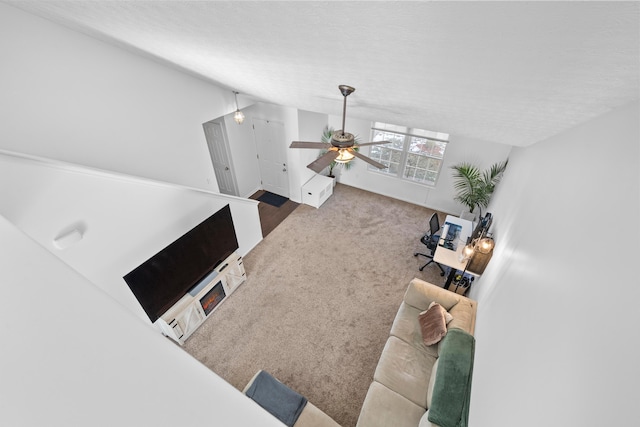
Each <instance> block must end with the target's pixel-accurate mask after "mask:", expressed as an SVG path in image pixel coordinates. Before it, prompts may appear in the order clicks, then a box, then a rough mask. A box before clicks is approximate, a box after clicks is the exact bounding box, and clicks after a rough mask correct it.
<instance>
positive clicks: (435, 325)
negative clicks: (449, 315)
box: [418, 303, 447, 345]
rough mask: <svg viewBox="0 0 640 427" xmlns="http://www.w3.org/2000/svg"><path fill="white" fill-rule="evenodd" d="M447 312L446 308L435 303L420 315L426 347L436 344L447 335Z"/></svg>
mask: <svg viewBox="0 0 640 427" xmlns="http://www.w3.org/2000/svg"><path fill="white" fill-rule="evenodd" d="M446 312H447V310H445V309H444V307H442V306H441V305H440V304H438V303H435V304H432V305H431V306H430V308H429V309H427V310H426V311H423V312H422V313H420V314H419V315H418V322H419V323H420V331H421V332H422V341H423V342H424V344H425V345H433V344H436V343H438V342H439V341H440V340H441V339H442V338H443V337H444V336H445V335H446V334H447V321H446V318H445V315H444V314H445V313H446Z"/></svg>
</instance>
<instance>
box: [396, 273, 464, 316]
mask: <svg viewBox="0 0 640 427" xmlns="http://www.w3.org/2000/svg"><path fill="white" fill-rule="evenodd" d="M461 297H462V296H461V295H458V294H456V293H454V292H450V291H448V290H446V289H444V288H441V287H440V286H436V285H434V284H431V283H429V282H425V281H424V280H420V279H418V278H416V279H413V280H412V281H411V282H410V283H409V287H408V288H407V291H406V292H405V294H404V302H406V303H407V304H409V305H411V306H413V307H415V308H417V309H419V310H426V309H427V308H429V304H431V303H432V302H433V301H435V302H437V303H438V304H440V305H441V306H443V307H444V308H445V310H451V308H452V307H453V306H454V305H456V304H457V303H458V301H460V298H461Z"/></svg>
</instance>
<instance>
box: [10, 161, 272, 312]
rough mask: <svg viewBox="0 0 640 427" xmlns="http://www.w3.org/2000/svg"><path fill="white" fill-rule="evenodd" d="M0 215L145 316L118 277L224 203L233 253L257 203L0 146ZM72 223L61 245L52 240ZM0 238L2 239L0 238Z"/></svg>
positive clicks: (247, 246)
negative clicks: (69, 238) (75, 232)
mask: <svg viewBox="0 0 640 427" xmlns="http://www.w3.org/2000/svg"><path fill="white" fill-rule="evenodd" d="M0 191H1V193H2V198H0V215H3V216H4V217H6V218H7V219H8V220H9V221H11V222H13V223H14V224H15V225H16V226H18V227H19V228H20V229H21V230H23V231H24V232H25V233H27V234H28V235H29V236H30V237H32V238H33V239H34V240H36V241H37V242H39V243H40V244H41V245H42V246H44V247H45V248H47V249H49V250H50V251H51V252H52V253H53V254H54V255H56V256H58V257H59V258H60V259H62V260H63V261H64V262H66V263H67V264H69V265H70V266H71V267H73V268H74V269H76V270H77V271H78V272H80V273H81V274H82V275H84V276H85V277H86V278H88V279H89V280H91V281H92V282H93V283H94V284H95V285H97V286H98V287H99V288H100V289H102V290H103V291H105V292H106V293H107V294H109V295H110V296H111V297H112V298H114V299H115V300H116V301H118V302H119V303H120V304H122V305H123V306H124V307H126V308H127V309H129V310H130V311H131V312H132V313H134V314H136V315H137V316H138V317H139V318H141V319H142V320H144V321H145V322H146V323H149V318H148V317H147V316H146V314H145V313H144V311H143V310H142V308H141V307H140V305H139V303H138V301H137V300H136V299H135V297H134V296H133V294H132V293H131V291H130V289H129V287H128V286H127V284H126V282H125V281H124V280H123V279H122V277H123V276H124V275H125V274H127V273H128V272H130V271H131V270H133V269H134V268H136V267H137V266H138V265H140V264H142V263H143V262H144V261H146V260H147V259H149V258H150V257H151V256H153V255H155V254H156V253H157V252H159V251H160V250H161V249H162V248H164V247H166V246H167V245H168V244H170V243H171V242H173V241H174V240H176V239H177V238H178V237H180V236H182V235H183V234H184V233H186V232H187V231H189V230H190V229H191V228H193V227H194V226H195V225H197V224H199V223H200V222H201V221H202V220H204V219H205V218H207V217H209V216H210V215H212V214H213V213H214V212H216V211H218V210H219V209H220V208H222V207H223V206H225V205H226V204H229V205H230V207H231V214H232V216H233V221H234V225H235V229H236V234H237V238H238V244H239V246H240V247H239V249H238V253H239V254H240V255H243V256H244V255H246V254H247V253H248V252H249V251H250V250H251V249H253V247H254V246H255V245H257V244H258V243H259V242H260V241H261V240H262V230H261V228H260V219H259V216H258V207H257V202H256V201H254V200H245V199H238V198H234V197H227V196H223V195H219V194H214V193H210V192H207V191H205V190H198V189H190V188H185V187H181V186H177V185H170V184H164V183H156V182H153V181H151V180H147V179H136V178H131V177H127V176H121V175H117V174H113V173H104V172H99V171H93V170H90V169H88V168H86V167H78V166H73V165H69V164H61V162H54V161H47V160H33V159H27V158H23V157H19V156H11V155H5V154H1V153H0ZM73 228H79V229H80V230H81V231H82V232H83V233H84V237H83V239H82V240H81V241H80V242H78V243H76V244H75V245H73V246H71V247H69V248H66V249H64V250H60V249H57V248H56V247H55V245H54V244H53V239H54V238H55V237H56V236H59V235H60V234H61V233H63V232H65V231H68V230H71V229H73ZM3 245H4V242H3Z"/></svg>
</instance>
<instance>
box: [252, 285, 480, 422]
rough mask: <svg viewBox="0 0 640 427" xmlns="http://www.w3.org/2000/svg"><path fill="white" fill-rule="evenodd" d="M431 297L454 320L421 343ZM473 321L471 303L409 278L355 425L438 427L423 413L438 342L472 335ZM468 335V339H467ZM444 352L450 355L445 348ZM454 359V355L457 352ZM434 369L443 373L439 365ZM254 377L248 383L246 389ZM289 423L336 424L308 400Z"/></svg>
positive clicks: (432, 383)
mask: <svg viewBox="0 0 640 427" xmlns="http://www.w3.org/2000/svg"><path fill="white" fill-rule="evenodd" d="M434 301H435V302H437V303H438V304H440V305H441V306H443V307H444V308H445V309H446V310H447V311H448V312H449V314H451V315H452V316H453V319H452V320H451V321H450V322H449V323H448V324H447V330H448V332H447V336H445V337H444V338H443V339H442V341H440V342H439V343H437V344H434V345H431V346H425V345H424V343H423V335H422V330H421V327H420V323H419V320H418V316H419V314H420V313H421V312H423V311H425V310H427V309H428V308H429V305H430V304H431V303H432V302H434ZM475 319H476V302H475V301H473V300H471V299H469V298H466V297H463V296H461V295H459V294H456V293H454V292H450V291H447V290H445V289H443V288H441V287H439V286H436V285H433V284H431V283H428V282H425V281H423V280H420V279H413V280H412V281H411V282H410V283H409V287H408V288H407V291H406V292H405V295H404V299H403V301H402V303H401V304H400V308H399V310H398V313H397V315H396V318H395V320H394V322H393V325H392V327H391V332H390V336H389V338H388V340H387V343H386V344H385V347H384V349H383V351H382V355H381V356H380V360H379V361H378V366H377V368H376V370H375V373H374V376H373V382H372V383H371V385H370V387H369V390H368V391H367V395H366V397H365V400H364V404H363V406H362V409H361V411H360V416H359V418H358V423H357V426H356V427H439V426H438V425H436V424H432V423H430V422H428V420H427V418H428V415H429V414H428V412H427V411H428V408H430V407H431V402H432V400H433V401H434V402H435V401H436V400H438V399H437V396H434V392H433V390H434V387H435V384H436V379H437V377H438V375H437V373H438V359H439V357H440V347H441V346H442V347H444V346H445V345H446V344H443V343H444V341H445V340H446V339H447V338H448V336H449V335H451V330H452V329H460V330H462V331H464V332H465V333H468V334H473V331H474V327H475ZM465 335H466V334H465ZM467 336H468V335H467ZM469 339H471V340H473V338H472V337H469ZM443 351H445V350H443ZM446 353H447V354H450V350H449V348H447V350H446ZM443 357H444V356H443ZM453 357H454V358H457V355H456V354H454V355H453ZM472 362H473V359H472V358H471V363H472ZM439 372H440V373H442V372H443V369H440V371H439ZM258 374H259V373H258ZM258 374H256V376H257V375H258ZM256 376H254V378H252V379H251V381H250V382H249V384H247V387H246V388H245V390H244V392H245V393H246V392H247V389H248V388H249V387H250V386H251V384H252V383H253V381H254V380H255V378H256ZM443 376H444V375H440V377H441V378H440V382H442V381H444V379H443V378H442V377H443ZM445 399H450V400H453V401H457V400H459V399H458V397H457V396H454V397H453V398H451V396H446V398H445ZM440 400H442V399H440ZM467 409H468V408H467ZM461 425H463V426H464V425H466V423H462V424H461ZM293 427H340V426H339V425H338V424H337V423H336V422H335V421H334V420H333V419H332V418H331V417H329V416H328V415H327V414H325V413H324V412H322V411H321V410H320V409H318V408H317V407H315V406H314V405H313V404H311V402H308V403H307V405H306V406H305V407H304V409H303V410H302V412H301V414H300V416H299V418H298V419H297V421H296V422H295V424H294V425H293Z"/></svg>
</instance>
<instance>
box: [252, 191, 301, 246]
mask: <svg viewBox="0 0 640 427" xmlns="http://www.w3.org/2000/svg"><path fill="white" fill-rule="evenodd" d="M264 193H265V191H264V190H259V191H257V192H255V193H254V194H252V195H251V197H249V198H250V199H253V200H258V197H260V196H261V195H263V194H264ZM299 205H300V203H296V202H292V201H291V200H287V201H286V202H285V203H284V204H283V205H282V206H280V207H279V208H278V207H275V206H272V205H270V204H268V203H264V202H260V204H259V205H258V214H259V215H260V225H261V226H262V237H267V234H269V233H271V232H272V231H273V229H275V228H276V227H277V226H278V224H280V223H281V222H282V221H284V219H285V218H286V217H287V216H289V214H290V213H291V212H293V211H294V210H295V208H297V207H298V206H299Z"/></svg>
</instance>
